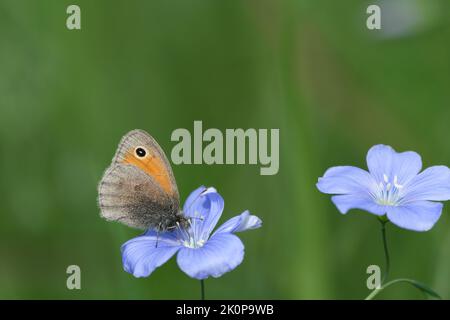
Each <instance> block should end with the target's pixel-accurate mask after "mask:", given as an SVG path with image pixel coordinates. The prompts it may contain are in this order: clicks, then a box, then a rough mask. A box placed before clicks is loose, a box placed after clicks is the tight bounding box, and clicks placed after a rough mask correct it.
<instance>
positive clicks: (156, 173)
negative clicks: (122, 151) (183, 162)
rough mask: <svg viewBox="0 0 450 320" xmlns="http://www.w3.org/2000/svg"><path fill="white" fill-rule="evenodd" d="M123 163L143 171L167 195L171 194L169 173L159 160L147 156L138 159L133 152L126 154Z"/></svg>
mask: <svg viewBox="0 0 450 320" xmlns="http://www.w3.org/2000/svg"><path fill="white" fill-rule="evenodd" d="M123 163H125V164H132V165H134V166H136V167H138V168H139V169H141V170H143V171H144V172H145V173H147V174H148V175H149V176H151V177H152V178H153V179H155V180H156V182H157V183H158V184H159V185H160V187H161V188H162V189H163V190H164V191H165V192H167V193H173V189H172V184H171V182H170V178H169V173H168V172H167V169H166V166H165V165H164V162H163V161H161V159H159V158H156V157H153V156H147V157H145V158H144V159H138V158H136V157H135V156H134V154H133V152H128V153H127V155H126V156H125V158H124V159H123Z"/></svg>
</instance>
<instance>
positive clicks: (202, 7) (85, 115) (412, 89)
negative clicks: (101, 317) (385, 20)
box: [0, 0, 450, 299]
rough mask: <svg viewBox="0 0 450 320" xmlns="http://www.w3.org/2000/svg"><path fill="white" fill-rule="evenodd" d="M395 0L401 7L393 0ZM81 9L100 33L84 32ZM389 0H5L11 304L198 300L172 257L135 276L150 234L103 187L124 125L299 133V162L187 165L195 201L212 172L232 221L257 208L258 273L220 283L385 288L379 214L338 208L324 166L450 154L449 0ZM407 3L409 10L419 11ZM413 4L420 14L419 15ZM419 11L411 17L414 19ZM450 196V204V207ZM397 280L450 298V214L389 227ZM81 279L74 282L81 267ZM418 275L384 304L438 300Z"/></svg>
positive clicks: (6, 260)
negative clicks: (390, 12)
mask: <svg viewBox="0 0 450 320" xmlns="http://www.w3.org/2000/svg"><path fill="white" fill-rule="evenodd" d="M393 2H395V1H393ZM73 3H76V4H78V5H79V6H80V7H81V12H82V30H81V31H69V30H67V29H66V27H65V20H66V17H67V15H66V13H65V11H66V8H67V6H68V5H69V4H73ZM370 3H381V4H383V3H386V1H384V2H380V1H376V0H373V1H360V0H352V1H332V0H328V1H326V0H320V1H319V0H318V1H312V0H311V1H306V0H303V1H302V0H298V1H293V0H291V1H288V0H284V1H269V0H243V1H237V0H228V1H218V0H195V1H182V0H172V1H165V0H152V1H144V0H130V1H116V2H114V3H113V2H112V1H106V0H98V1H87V0H77V1H65V0H64V1H51V0H42V1H31V0H28V1H25V0H2V1H1V2H0V194H1V201H0V254H1V256H0V298H3V299H12V298H29V299H37V298H43V299H48V298H58V299H59V298H64V299H79V298H87V299H91V298H100V299H109V298H112V299H128V298H136V299H163V298H175V299H178V298H192V299H197V298H198V297H199V294H200V293H199V290H200V287H199V283H198V281H195V280H192V279H190V278H188V277H187V276H186V275H185V274H183V273H182V272H181V271H179V270H178V268H177V266H176V262H175V260H174V259H172V260H171V261H170V262H169V263H168V264H167V265H165V266H164V267H161V268H160V269H158V270H157V271H156V272H155V273H154V274H153V275H152V276H151V277H149V278H146V279H135V278H133V277H132V276H131V275H129V274H127V273H125V272H124V271H123V270H122V264H121V256H120V250H119V248H120V245H121V244H122V243H123V242H125V241H126V240H128V239H130V238H132V237H134V236H136V235H138V234H139V231H136V230H132V229H130V228H127V227H125V226H122V225H120V224H116V223H108V222H106V221H103V220H102V219H100V217H99V214H98V209H97V206H96V196H97V195H96V186H97V182H98V180H99V179H100V177H101V175H102V173H103V170H104V169H105V168H106V167H107V165H108V164H109V162H110V160H111V158H112V156H113V153H114V151H115V148H116V145H117V143H118V141H119V139H120V137H121V136H122V135H123V134H124V133H125V132H127V131H128V130H131V129H134V128H142V129H145V130H147V131H148V132H150V133H151V134H152V135H153V136H154V137H155V138H156V139H157V140H158V141H159V142H160V144H161V145H162V146H163V148H164V149H165V150H166V152H167V153H169V154H170V150H171V148H172V147H173V145H174V143H172V142H171V141H170V134H171V132H172V131H173V130H174V129H176V128H188V129H190V130H192V125H193V121H194V120H202V121H203V125H204V127H205V128H206V127H208V128H211V127H214V128H219V129H225V128H239V127H240V128H280V139H281V141H280V143H281V146H280V151H281V155H280V159H281V165H280V171H279V173H278V175H275V176H260V175H259V169H258V166H248V165H239V166H238V165H235V166H225V165H224V166H219V165H215V166H206V165H202V166H196V165H182V166H175V167H174V168H173V169H174V172H175V176H176V178H177V181H178V185H179V189H180V193H181V197H182V199H185V198H186V196H187V195H188V194H189V193H190V192H191V191H192V190H193V189H194V188H196V187H198V186H199V185H202V184H203V185H212V186H215V187H216V188H217V189H218V190H219V192H221V194H222V195H223V197H224V198H225V204H226V206H225V212H224V214H223V218H222V221H223V220H225V219H228V218H230V217H232V216H234V215H235V214H237V213H240V212H242V211H243V210H245V209H249V210H250V211H251V212H252V213H254V214H256V215H258V216H260V217H261V218H262V219H263V221H264V226H263V228H261V229H259V230H256V231H252V232H248V233H245V234H242V235H241V238H242V239H243V241H244V243H245V245H246V257H245V260H244V262H243V264H242V265H241V266H239V267H238V268H237V269H236V270H234V271H233V272H231V273H228V274H226V275H224V276H223V277H222V278H219V279H208V280H207V281H206V290H207V296H208V297H209V298H237V299H240V298H247V299H252V298H255V299H256V298H267V299H270V298H277V299H279V298H284V299H303V298H310V299H316V298H331V299H336V298H341V299H347V298H349V299H360V298H363V297H365V296H366V295H367V294H368V290H367V288H366V277H367V275H366V268H367V266H368V265H370V264H380V265H382V264H383V262H384V258H383V252H382V243H381V237H380V230H379V224H378V223H377V221H376V219H375V217H374V216H372V215H370V214H367V213H364V212H361V211H352V212H351V213H349V214H348V215H346V216H342V215H340V214H339V213H338V211H337V210H336V208H335V207H334V206H333V205H332V203H331V201H330V198H329V196H327V195H323V194H320V193H319V192H318V191H317V190H316V188H315V183H316V181H317V177H319V176H321V175H322V174H323V172H324V171H325V170H326V169H327V168H328V167H330V166H333V165H342V164H348V165H356V166H360V167H365V161H364V159H365V154H366V152H367V150H368V149H369V148H370V147H371V146H372V145H374V144H377V143H385V144H390V145H392V146H393V147H394V148H396V149H397V150H415V151H417V152H419V153H420V154H421V155H422V157H423V159H424V165H425V166H429V165H434V164H447V165H449V163H450V142H449V139H447V137H448V135H449V134H450V127H449V119H450V108H449V103H450V90H449V85H450V59H449V58H450V41H449V39H450V19H449V15H450V10H449V9H450V3H449V2H448V1H445V0H432V1H419V0H416V1H412V0H411V1H406V2H405V1H402V4H401V6H403V8H404V9H405V10H406V11H405V12H408V15H407V16H406V18H405V17H403V18H405V19H406V20H408V19H411V16H410V15H409V14H410V13H411V12H413V13H414V12H415V13H414V14H415V15H416V16H415V17H418V18H419V19H415V20H414V21H413V22H412V26H413V27H410V28H409V29H407V30H406V31H405V30H403V31H402V32H400V33H394V34H390V33H389V30H391V29H390V28H395V23H400V22H399V21H403V20H402V19H394V20H393V21H391V23H393V25H387V26H385V27H386V28H387V29H386V30H384V31H368V30H367V29H366V27H365V20H366V17H367V15H366V13H365V11H366V7H367V5H368V4H370ZM400 8H402V7H400ZM411 9H414V10H415V11H414V10H412V11H411ZM401 12H403V11H402V10H400V14H401ZM446 207H448V205H447V206H446ZM388 238H389V243H390V249H391V254H392V270H391V272H392V276H393V277H397V276H402V277H410V278H415V279H417V280H420V281H422V282H425V283H427V284H429V285H430V286H432V287H434V288H435V289H436V290H437V291H438V292H439V293H440V294H441V295H442V296H443V297H445V298H449V297H450V221H449V214H448V209H445V212H444V214H443V216H442V218H441V220H440V221H439V222H438V224H437V225H436V226H435V227H434V229H432V231H430V232H427V233H415V232H409V231H405V230H401V229H399V228H396V227H394V226H389V228H388ZM70 264H77V265H79V266H80V267H81V270H82V289H81V290H79V291H76V290H74V291H69V290H67V288H66V277H67V275H66V267H67V266H68V265H70ZM421 297H422V296H421V295H420V293H418V292H415V291H414V290H413V289H411V288H409V287H408V286H401V285H399V286H398V287H395V288H394V287H393V288H390V289H389V290H386V292H384V293H383V294H381V295H380V298H421Z"/></svg>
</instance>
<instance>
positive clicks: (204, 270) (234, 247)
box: [177, 233, 244, 280]
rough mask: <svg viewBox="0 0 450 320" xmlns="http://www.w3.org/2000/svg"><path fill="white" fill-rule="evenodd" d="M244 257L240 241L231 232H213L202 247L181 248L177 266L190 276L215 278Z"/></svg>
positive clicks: (233, 266)
mask: <svg viewBox="0 0 450 320" xmlns="http://www.w3.org/2000/svg"><path fill="white" fill-rule="evenodd" d="M243 259H244V245H243V244H242V241H241V240H240V239H239V238H238V237H237V236H235V235H234V234H231V233H219V234H214V235H213V236H212V237H211V238H210V239H209V240H208V241H207V242H206V243H205V245H204V246H203V247H201V248H197V249H191V248H182V249H181V250H180V252H179V253H178V256H177V262H178V266H179V267H180V269H181V270H183V271H184V272H185V273H186V274H187V275H189V276H190V277H191V278H195V279H199V280H201V279H206V278H208V277H210V276H212V277H214V278H217V277H220V276H221V275H223V274H224V273H226V272H229V271H231V270H233V269H234V268H236V267H237V266H238V265H239V264H240V263H241V262H242V260H243Z"/></svg>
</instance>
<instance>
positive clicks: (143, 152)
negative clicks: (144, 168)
mask: <svg viewBox="0 0 450 320" xmlns="http://www.w3.org/2000/svg"><path fill="white" fill-rule="evenodd" d="M134 152H135V153H136V156H138V157H139V158H144V157H145V156H146V155H147V151H146V150H145V149H144V148H143V147H137V148H136V149H135V151H134Z"/></svg>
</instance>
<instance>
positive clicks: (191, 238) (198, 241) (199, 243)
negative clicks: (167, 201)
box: [177, 219, 206, 249]
mask: <svg viewBox="0 0 450 320" xmlns="http://www.w3.org/2000/svg"><path fill="white" fill-rule="evenodd" d="M192 220H193V221H194V223H192V222H191V220H189V228H183V227H181V226H180V224H179V223H177V226H178V228H177V230H178V235H179V236H178V239H179V240H180V242H181V244H182V245H183V246H185V247H186V248H191V249H198V248H201V247H203V245H204V244H205V243H206V240H205V239H202V237H200V236H198V235H197V232H196V230H197V227H196V223H195V220H197V219H192Z"/></svg>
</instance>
